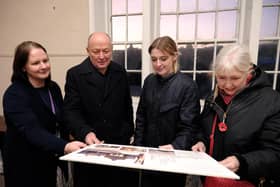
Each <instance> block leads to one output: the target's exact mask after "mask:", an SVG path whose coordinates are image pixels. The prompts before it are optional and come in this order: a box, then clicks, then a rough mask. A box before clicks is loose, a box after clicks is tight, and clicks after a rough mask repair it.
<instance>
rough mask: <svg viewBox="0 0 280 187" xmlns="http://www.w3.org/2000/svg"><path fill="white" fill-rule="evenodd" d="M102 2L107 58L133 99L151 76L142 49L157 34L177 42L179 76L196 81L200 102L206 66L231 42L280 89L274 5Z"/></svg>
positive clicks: (207, 87)
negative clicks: (123, 73) (124, 75)
mask: <svg viewBox="0 0 280 187" xmlns="http://www.w3.org/2000/svg"><path fill="white" fill-rule="evenodd" d="M96 1H97V0H96ZM107 1H108V2H110V3H111V4H110V3H109V4H110V6H111V7H112V8H110V13H111V15H110V16H111V17H110V18H111V22H110V23H111V29H110V31H111V34H112V38H113V43H114V55H113V56H114V57H113V58H114V59H115V60H116V61H119V62H120V63H121V64H122V65H124V66H125V67H126V69H127V71H128V74H129V79H130V81H131V87H132V93H133V95H139V93H140V87H141V83H143V80H144V79H145V77H146V75H147V74H149V73H151V72H152V68H151V67H149V63H147V62H149V58H148V53H147V48H148V47H147V46H149V45H150V43H151V42H152V41H153V39H154V38H156V37H158V36H163V35H169V36H171V37H172V38H173V39H174V40H175V41H176V42H177V44H178V47H179V51H180V53H181V55H180V58H179V63H180V67H181V71H182V72H183V73H186V74H187V75H189V76H190V77H191V78H193V80H195V81H196V82H197V84H198V86H199V89H200V92H201V99H204V98H205V97H206V96H207V95H208V94H209V93H210V91H211V89H213V87H214V77H213V73H212V71H211V69H210V64H211V63H212V62H213V61H214V62H215V58H216V54H217V53H218V52H219V50H220V49H221V48H222V47H223V46H225V45H229V44H232V43H242V44H246V45H248V46H249V50H250V52H251V56H252V60H253V62H254V63H256V64H258V65H260V66H261V67H262V68H263V69H264V70H265V71H266V72H267V73H269V75H270V78H271V80H272V81H273V88H274V89H277V90H280V80H279V72H280V71H279V68H280V67H279V60H280V59H279V51H280V45H279V44H280V36H279V20H280V19H279V16H280V12H279V7H280V2H279V0H263V1H248V0H153V1H151V0H107ZM261 10H262V11H261ZM143 20H144V21H143ZM268 20H269V21H268ZM259 25H261V28H259ZM143 31H145V32H143ZM146 56H147V57H146ZM144 58H145V59H144ZM142 61H143V62H144V63H142ZM135 88H136V89H135Z"/></svg>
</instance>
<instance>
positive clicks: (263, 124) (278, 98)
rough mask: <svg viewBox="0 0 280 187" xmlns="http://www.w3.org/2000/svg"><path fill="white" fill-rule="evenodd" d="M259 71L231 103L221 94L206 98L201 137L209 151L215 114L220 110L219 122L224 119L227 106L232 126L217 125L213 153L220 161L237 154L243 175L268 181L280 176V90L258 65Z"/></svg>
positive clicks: (254, 179)
mask: <svg viewBox="0 0 280 187" xmlns="http://www.w3.org/2000/svg"><path fill="white" fill-rule="evenodd" d="M255 72H256V75H255V77H254V78H253V79H252V80H251V82H250V83H249V85H248V86H247V87H246V88H245V89H243V90H242V91H241V92H240V93H238V94H237V95H236V96H234V98H233V99H232V101H231V103H230V104H229V105H228V106H227V107H225V104H224V103H223V100H222V99H221V97H220V96H218V97H216V99H213V95H212V96H211V97H209V98H208V99H207V100H206V103H205V106H204V109H203V112H202V114H201V126H202V133H201V134H200V135H199V138H198V140H202V141H203V142H204V143H205V145H206V146H207V151H208V150H209V136H210V134H211V128H212V125H213V124H212V123H213V118H214V116H215V115H216V114H217V115H218V119H217V122H220V121H222V118H223V115H224V113H225V110H226V119H225V123H226V125H227V128H228V129H227V130H226V131H225V132H221V131H220V130H218V125H217V126H216V129H215V134H214V140H215V141H214V149H213V157H214V158H215V159H217V160H219V161H220V160H223V159H225V158H226V157H227V156H231V155H235V156H236V157H237V158H238V160H239V162H240V169H239V171H238V174H239V175H240V176H241V178H243V179H247V180H250V181H252V182H255V183H258V181H259V178H260V177H265V178H266V181H267V182H269V181H270V179H271V178H275V179H278V180H279V178H280V175H279V168H280V167H279V163H280V94H279V93H278V92H276V91H274V90H273V89H272V88H271V84H270V82H269V80H268V77H267V75H266V74H265V73H264V72H263V71H261V70H260V69H259V68H256V69H255ZM226 108H227V109H226ZM277 168H278V169H277ZM273 180H274V179H273ZM272 182H275V181H272ZM278 185H279V184H278Z"/></svg>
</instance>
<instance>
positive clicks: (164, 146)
mask: <svg viewBox="0 0 280 187" xmlns="http://www.w3.org/2000/svg"><path fill="white" fill-rule="evenodd" d="M158 148H160V149H166V150H173V149H174V147H173V145H171V144H167V145H161V146H159V147H158Z"/></svg>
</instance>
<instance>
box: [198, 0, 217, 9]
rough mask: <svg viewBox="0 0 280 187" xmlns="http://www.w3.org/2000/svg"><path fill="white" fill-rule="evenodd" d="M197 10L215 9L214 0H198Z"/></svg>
mask: <svg viewBox="0 0 280 187" xmlns="http://www.w3.org/2000/svg"><path fill="white" fill-rule="evenodd" d="M198 9H199V10H214V9H216V0H198Z"/></svg>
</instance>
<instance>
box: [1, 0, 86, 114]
mask: <svg viewBox="0 0 280 187" xmlns="http://www.w3.org/2000/svg"><path fill="white" fill-rule="evenodd" d="M88 35H89V6H88V1H87V0H48V1H46V0H22V1H18V0H0V96H1V98H0V99H1V103H2V95H3V93H4V90H5V89H6V88H7V86H8V85H9V84H10V77H11V70H12V61H13V53H14V49H15V47H16V46H17V45H18V44H19V43H21V42H22V41H25V40H33V41H37V42H39V43H41V44H42V45H43V46H44V47H46V49H47V50H48V53H49V56H50V61H51V65H52V78H53V80H55V81H57V82H58V83H59V85H60V86H61V89H62V90H63V89H64V88H63V87H64V83H65V73H66V71H67V69H68V68H69V67H71V66H73V65H75V64H78V63H80V62H81V61H82V59H84V58H85V57H86V51H85V47H86V44H87V37H88ZM2 114H3V111H2V106H1V107H0V115H2Z"/></svg>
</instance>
